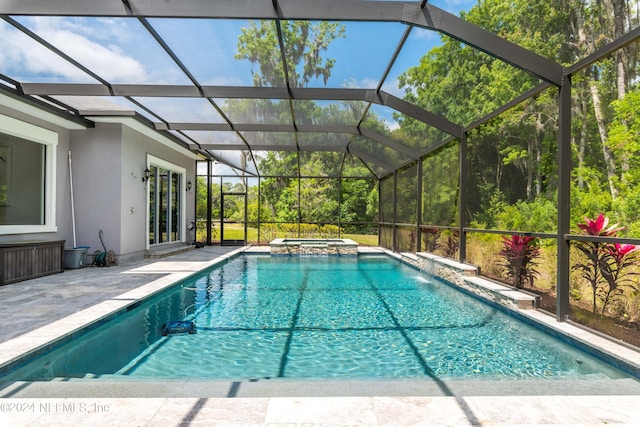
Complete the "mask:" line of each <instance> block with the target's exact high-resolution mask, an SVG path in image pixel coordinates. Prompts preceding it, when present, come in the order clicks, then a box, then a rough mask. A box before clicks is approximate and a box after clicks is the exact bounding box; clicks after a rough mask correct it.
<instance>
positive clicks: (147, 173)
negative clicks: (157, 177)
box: [142, 168, 151, 182]
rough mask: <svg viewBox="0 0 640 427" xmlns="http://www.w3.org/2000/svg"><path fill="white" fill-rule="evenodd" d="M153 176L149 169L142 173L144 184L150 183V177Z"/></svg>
mask: <svg viewBox="0 0 640 427" xmlns="http://www.w3.org/2000/svg"><path fill="white" fill-rule="evenodd" d="M150 175H151V171H150V170H149V168H146V169H145V170H144V171H143V172H142V182H147V181H149V176H150Z"/></svg>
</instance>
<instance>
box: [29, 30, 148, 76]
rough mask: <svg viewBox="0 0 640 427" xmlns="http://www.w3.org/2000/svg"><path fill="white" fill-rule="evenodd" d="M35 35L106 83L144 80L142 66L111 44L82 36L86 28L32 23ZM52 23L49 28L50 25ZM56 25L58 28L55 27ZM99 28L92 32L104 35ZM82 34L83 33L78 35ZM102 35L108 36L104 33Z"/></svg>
mask: <svg viewBox="0 0 640 427" xmlns="http://www.w3.org/2000/svg"><path fill="white" fill-rule="evenodd" d="M35 23H36V32H37V33H38V34H39V35H41V36H42V37H44V38H45V39H46V40H48V41H49V42H50V43H51V44H53V45H54V46H56V47H58V48H59V49H60V50H62V51H64V52H65V53H66V54H67V55H69V56H70V57H72V58H74V59H75V60H76V61H78V62H80V63H81V64H82V65H84V66H85V67H87V68H89V69H90V70H92V71H94V72H95V73H96V74H98V75H99V76H100V77H102V78H104V79H106V80H108V81H130V82H131V81H135V82H138V83H142V82H144V81H145V80H146V77H145V75H146V74H145V69H144V65H143V64H141V63H140V62H138V61H137V60H135V59H133V58H131V57H130V56H128V55H127V54H126V53H125V52H122V50H121V49H120V48H119V47H118V46H116V45H114V44H100V43H97V42H95V41H92V40H90V39H89V38H88V36H87V35H85V34H86V33H87V32H88V31H89V29H88V28H87V27H86V26H83V25H81V24H78V23H76V22H74V21H73V20H70V21H67V20H62V19H55V20H36V22H35ZM52 24H53V25H52ZM56 24H59V25H56ZM103 27H106V28H110V27H111V26H101V27H100V28H94V29H93V30H94V32H95V33H97V34H101V33H102V35H103V36H104V35H105V34H104V33H105V32H103V31H102V30H103ZM82 33H85V34H82ZM106 33H112V32H111V31H107V32H106Z"/></svg>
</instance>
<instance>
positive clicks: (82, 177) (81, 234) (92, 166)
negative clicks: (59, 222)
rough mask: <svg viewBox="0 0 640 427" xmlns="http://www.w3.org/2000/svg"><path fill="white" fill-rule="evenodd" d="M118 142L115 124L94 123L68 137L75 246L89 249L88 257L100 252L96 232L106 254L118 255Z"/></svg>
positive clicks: (118, 128) (119, 183) (119, 134)
mask: <svg viewBox="0 0 640 427" xmlns="http://www.w3.org/2000/svg"><path fill="white" fill-rule="evenodd" d="M121 140H122V127H121V126H120V125H117V124H102V123H96V127H95V128H93V129H87V130H86V131H76V132H73V133H72V136H71V155H72V169H73V187H74V206H75V220H76V221H75V222H76V243H77V246H90V249H89V253H90V254H92V253H94V252H95V251H97V250H99V251H102V250H103V248H102V245H101V243H100V240H99V237H98V233H99V232H100V230H102V231H103V239H104V243H105V246H106V247H107V250H113V251H115V252H116V254H119V253H120V246H121V242H120V211H121V204H122V203H121V201H120V197H121V196H120V193H121V188H122V183H121V181H122V178H121V175H122V174H121V173H120V170H121V165H120V160H121V151H122V148H121V146H122V142H121ZM68 246H73V245H68Z"/></svg>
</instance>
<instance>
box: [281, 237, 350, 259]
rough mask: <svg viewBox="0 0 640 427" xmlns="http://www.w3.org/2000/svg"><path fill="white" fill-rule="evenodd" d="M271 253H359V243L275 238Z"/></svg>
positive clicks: (345, 240) (340, 240)
mask: <svg viewBox="0 0 640 427" xmlns="http://www.w3.org/2000/svg"><path fill="white" fill-rule="evenodd" d="M269 245H270V246H271V255H358V243H357V242H354V241H353V240H351V239H291V238H286V239H275V240H272V241H271V243H269Z"/></svg>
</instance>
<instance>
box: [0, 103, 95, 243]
mask: <svg viewBox="0 0 640 427" xmlns="http://www.w3.org/2000/svg"><path fill="white" fill-rule="evenodd" d="M0 114H3V115H5V116H8V117H11V118H14V119H16V120H20V121H22V122H24V123H28V124H31V125H34V126H38V127H40V128H43V129H47V130H50V131H52V132H55V133H57V134H58V144H57V148H56V177H55V189H54V191H55V199H56V202H55V203H56V208H55V223H54V231H52V232H37V233H23V234H2V233H0V242H2V243H7V242H20V241H27V240H65V241H66V246H67V247H71V246H73V242H72V234H73V233H72V227H71V224H72V223H71V201H70V200H71V199H70V192H69V168H68V151H69V144H70V132H69V129H81V128H82V126H81V125H78V124H77V123H73V122H70V121H67V120H65V119H62V118H60V117H59V116H55V115H53V114H51V113H48V112H45V111H43V110H40V109H38V108H37V107H34V106H32V105H29V104H26V103H24V102H22V101H18V100H15V99H13V98H11V97H8V96H6V95H2V94H0ZM32 167H36V166H35V165H29V166H28V168H29V169H30V170H31V168H32Z"/></svg>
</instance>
